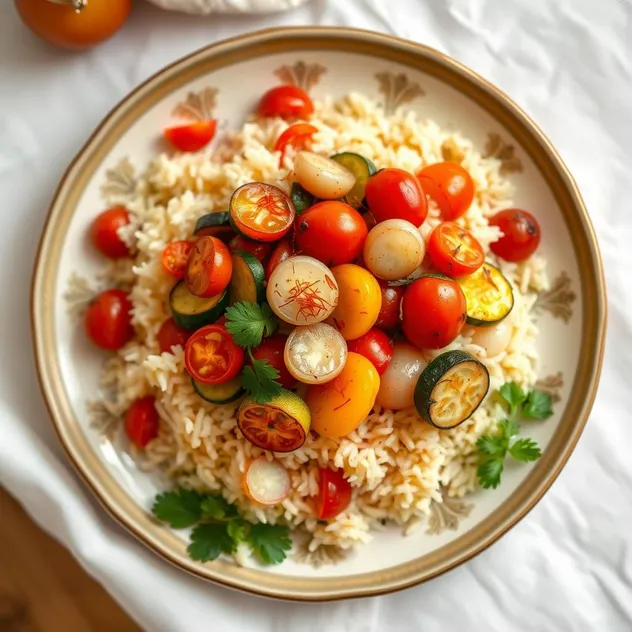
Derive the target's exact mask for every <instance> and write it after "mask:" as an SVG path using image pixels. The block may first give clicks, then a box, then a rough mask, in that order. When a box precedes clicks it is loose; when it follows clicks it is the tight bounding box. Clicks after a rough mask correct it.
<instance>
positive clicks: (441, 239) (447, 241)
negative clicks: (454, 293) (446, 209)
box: [428, 222, 485, 278]
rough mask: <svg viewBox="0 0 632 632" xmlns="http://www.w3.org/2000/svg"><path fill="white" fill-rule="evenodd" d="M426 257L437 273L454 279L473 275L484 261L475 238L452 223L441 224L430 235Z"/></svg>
mask: <svg viewBox="0 0 632 632" xmlns="http://www.w3.org/2000/svg"><path fill="white" fill-rule="evenodd" d="M428 256H429V257H430V261H431V262H432V265H433V266H434V267H435V268H436V269H437V270H438V271H439V272H441V273H442V274H446V275H447V276H450V277H455V278H456V277H462V276H467V275H468V274H474V272H476V271H477V270H478V269H479V268H480V267H481V266H482V265H483V262H484V261H485V251H484V250H483V246H481V245H480V243H479V242H478V240H477V239H476V237H474V235H472V233H471V232H470V231H469V230H467V229H466V228H463V227H461V226H459V225H458V224H455V223H454V222H443V223H442V224H439V225H438V226H436V227H435V228H434V230H433V231H432V233H430V238H429V240H428Z"/></svg>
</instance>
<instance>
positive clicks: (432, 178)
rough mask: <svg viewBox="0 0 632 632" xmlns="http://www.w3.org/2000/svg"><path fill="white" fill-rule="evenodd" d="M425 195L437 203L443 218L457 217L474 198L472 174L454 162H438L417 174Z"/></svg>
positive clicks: (468, 206)
mask: <svg viewBox="0 0 632 632" xmlns="http://www.w3.org/2000/svg"><path fill="white" fill-rule="evenodd" d="M417 177H418V178H419V182H421V186H422V188H423V190H424V193H425V194H426V195H429V196H430V197H431V198H432V199H433V200H434V201H435V202H436V203H437V205H438V207H439V210H440V211H441V217H442V218H443V219H448V220H452V219H457V218H458V217H461V215H463V214H464V213H465V211H467V209H468V208H470V205H471V204H472V200H473V199H474V182H473V180H472V176H471V175H470V174H469V173H468V172H467V171H466V170H465V169H464V168H463V167H461V165H460V164H458V163H456V162H438V163H436V164H434V165H429V166H428V167H424V168H423V169H422V170H421V171H420V172H419V173H418V174H417Z"/></svg>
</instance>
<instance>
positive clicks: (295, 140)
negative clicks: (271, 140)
mask: <svg viewBox="0 0 632 632" xmlns="http://www.w3.org/2000/svg"><path fill="white" fill-rule="evenodd" d="M317 131H318V128H317V127H314V126H313V125H311V124H310V123H295V124H294V125H290V126H289V127H288V128H287V129H286V130H285V131H284V132H283V133H282V134H281V136H279V138H278V139H277V142H276V143H275V145H274V151H280V152H281V160H283V156H284V155H285V150H286V149H287V148H288V147H289V146H292V147H294V148H295V149H305V148H307V147H308V145H309V144H310V143H309V141H310V140H311V138H312V135H313V134H315V133H316V132H317Z"/></svg>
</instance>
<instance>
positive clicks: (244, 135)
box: [103, 94, 547, 551]
mask: <svg viewBox="0 0 632 632" xmlns="http://www.w3.org/2000/svg"><path fill="white" fill-rule="evenodd" d="M312 122H313V123H314V124H315V125H316V126H317V127H318V128H319V129H320V130H321V131H320V132H319V133H318V134H317V135H316V136H315V140H314V144H313V147H312V149H313V151H315V152H318V153H323V154H324V155H331V154H334V153H337V152H340V151H353V152H357V153H359V154H362V155H363V156H366V157H367V158H370V159H371V160H372V161H373V162H374V163H375V164H376V166H377V167H378V168H381V167H390V166H394V167H399V168H402V169H406V170H409V171H411V172H413V173H414V172H416V171H417V170H418V169H419V168H420V167H422V166H424V165H425V164H429V163H434V162H439V161H441V160H443V159H444V158H443V153H442V148H443V149H445V148H446V147H449V149H450V151H451V152H453V153H456V154H457V155H459V157H460V158H462V159H461V162H462V164H463V166H464V167H465V168H466V169H467V170H468V171H469V172H470V174H471V175H472V178H473V179H474V182H475V185H476V191H477V193H476V199H475V201H474V203H473V205H472V207H471V208H470V210H469V211H468V212H467V214H466V215H465V216H464V217H463V218H462V219H461V220H459V221H460V223H462V224H463V225H464V226H465V227H467V228H468V229H469V230H470V231H472V233H473V234H474V235H475V236H476V237H477V239H478V240H479V241H480V242H481V243H482V245H483V246H484V247H485V248H487V246H488V244H489V243H490V242H491V241H494V240H495V239H497V238H498V236H499V233H498V230H497V229H496V228H494V227H490V226H489V225H488V221H487V218H488V217H489V216H490V215H492V214H493V213H494V212H496V211H497V210H499V209H501V208H506V207H509V206H511V205H512V194H513V188H512V186H511V184H510V183H509V182H508V181H507V180H505V179H503V177H501V175H500V171H499V169H500V163H499V161H498V160H496V159H494V158H483V157H482V156H481V154H480V153H479V152H478V151H477V150H476V149H475V148H474V147H473V146H472V143H471V142H470V141H469V140H467V139H465V138H463V137H461V136H460V135H458V134H451V133H447V132H446V131H443V130H442V129H440V128H439V127H438V126H437V124H436V123H434V122H432V121H424V120H419V118H418V117H417V115H416V114H415V113H413V112H406V111H400V112H398V113H396V114H394V115H393V116H390V117H388V118H387V117H385V115H384V112H383V110H382V109H380V108H379V107H378V106H377V105H376V104H375V103H374V102H372V101H370V100H369V99H367V98H365V97H363V96H360V95H358V94H351V95H349V96H347V97H346V98H344V99H342V100H340V101H338V102H332V101H331V100H325V101H323V102H320V103H317V104H316V111H315V114H314V117H313V120H312ZM285 127H287V123H285V122H284V121H281V120H270V121H266V122H260V121H252V122H247V123H246V124H245V125H244V126H243V128H242V129H241V130H240V131H239V132H237V133H235V134H232V135H230V136H229V137H228V138H226V139H225V140H223V141H222V143H221V146H220V147H219V148H218V149H216V150H215V152H214V154H213V155H212V156H208V155H197V154H186V155H176V156H167V155H161V156H158V157H157V158H156V159H155V160H154V161H153V162H152V163H151V164H150V165H149V167H148V169H147V172H146V173H145V175H144V177H143V179H142V180H140V182H139V183H138V185H137V189H136V193H135V196H134V199H133V200H132V201H131V202H130V201H129V200H126V206H127V208H128V210H129V211H130V213H131V214H132V217H133V222H132V224H131V225H130V227H128V228H126V229H125V230H126V234H125V236H124V237H125V238H126V239H129V241H130V243H131V242H134V243H135V245H136V248H137V249H138V257H137V258H136V260H135V261H134V267H133V271H132V272H133V278H134V281H135V282H134V285H133V287H132V290H131V299H132V302H133V305H134V310H133V322H134V325H135V327H136V329H137V332H138V334H139V336H138V340H135V341H133V342H131V343H130V344H128V345H127V346H126V347H125V348H124V349H122V350H121V351H120V352H119V353H118V355H117V356H115V357H114V358H113V359H112V360H111V361H110V362H109V363H108V364H107V366H106V369H105V371H104V375H103V386H104V387H106V388H107V389H108V391H109V392H113V393H114V399H113V401H111V402H108V407H109V408H110V409H111V410H112V411H113V412H115V413H117V414H122V413H123V412H124V411H125V410H126V409H127V408H128V406H129V405H130V404H131V402H133V401H134V400H135V399H137V398H139V397H142V396H144V395H146V394H148V393H152V394H153V395H155V397H156V402H157V408H158V411H159V413H160V417H161V429H160V434H159V437H158V438H157V439H156V440H154V441H153V442H151V443H150V444H149V446H148V447H147V449H146V450H145V452H144V453H142V454H138V455H137V456H138V458H139V461H140V462H141V464H142V466H143V468H147V469H153V468H157V467H159V468H162V469H163V470H164V471H165V472H166V474H167V475H168V476H169V477H170V478H171V479H173V480H174V482H175V483H177V484H181V485H185V486H189V487H194V488H199V489H208V490H221V491H222V493H224V495H225V496H226V498H227V499H228V500H229V501H231V502H235V503H236V504H237V505H238V506H239V507H240V509H241V510H242V512H243V513H244V514H245V515H246V516H248V517H251V518H256V519H257V520H259V521H264V522H276V521H278V520H286V521H288V522H289V523H290V524H291V525H294V526H298V525H301V526H302V528H303V529H305V530H306V531H307V532H309V534H310V536H311V539H310V542H309V550H310V551H316V550H317V549H318V547H320V546H322V545H335V546H337V547H340V548H342V549H347V548H350V547H352V546H353V545H355V544H357V543H360V542H367V541H369V540H370V537H371V535H370V531H371V530H372V529H374V528H378V529H379V528H380V527H381V525H382V524H383V522H384V520H388V521H393V522H395V523H397V524H398V525H401V526H402V527H403V528H404V530H405V531H406V532H408V531H410V530H411V529H412V528H413V527H414V526H415V525H416V524H418V523H419V522H420V521H421V520H422V519H423V518H424V517H425V516H427V515H428V513H429V511H430V505H431V503H432V502H433V501H435V502H439V503H440V502H441V501H442V493H447V494H448V495H450V496H456V497H460V496H463V495H464V494H466V493H468V492H470V491H472V490H474V489H475V487H476V455H475V446H474V444H475V442H476V440H477V438H478V437H479V436H480V435H481V434H483V433H484V432H486V431H488V430H490V429H491V428H493V427H494V426H495V423H496V421H497V420H498V419H499V418H500V415H501V411H500V410H496V406H497V404H494V403H493V401H492V398H488V399H487V400H486V402H485V403H484V404H483V405H482V406H481V407H480V408H479V409H478V411H477V412H476V413H475V414H474V415H473V416H472V418H471V419H470V420H468V421H467V422H465V423H464V424H462V425H461V426H459V427H458V428H455V429H453V430H449V431H438V430H437V429H435V428H432V427H430V426H429V425H427V424H425V423H423V422H422V421H420V420H419V418H418V416H417V414H416V412H415V411H414V409H410V410H404V411H399V412H393V411H390V410H382V409H380V408H377V407H376V408H375V409H374V410H373V412H372V413H371V415H370V416H369V417H368V419H367V420H366V421H365V422H363V423H362V424H361V425H360V426H359V428H357V430H355V431H354V432H352V433H351V434H349V435H348V436H346V437H344V438H342V439H340V440H332V439H325V438H313V437H312V438H308V440H307V441H306V443H305V445H304V446H303V447H302V448H300V449H299V450H296V451H295V452H292V453H290V454H286V455H282V454H277V455H275V456H276V458H277V459H279V460H280V461H281V462H282V463H283V465H285V467H286V468H287V469H288V470H289V471H290V474H291V477H292V491H291V493H290V495H289V497H288V498H287V499H286V500H284V501H283V503H282V506H279V507H274V508H262V507H260V506H255V505H254V504H253V503H251V502H250V501H249V500H248V498H247V497H245V495H244V494H243V492H242V488H241V473H242V471H243V470H244V466H245V464H246V462H247V460H248V459H250V458H254V457H257V456H260V455H262V454H265V453H264V451H263V450H261V449H259V448H257V447H255V446H253V445H252V444H250V443H249V442H248V441H246V440H245V439H243V438H242V436H241V434H240V432H239V430H238V429H237V427H236V421H235V412H236V407H237V406H236V405H235V404H229V405H223V406H215V405H212V404H209V403H206V402H204V401H203V400H202V399H201V398H200V397H198V396H197V395H196V394H195V392H194V391H193V388H192V386H191V383H190V380H189V377H188V376H187V375H186V372H185V370H184V366H183V353H182V351H178V352H177V353H175V354H168V353H163V354H160V353H159V350H158V345H157V342H156V334H157V332H158V330H159V328H160V326H161V324H162V323H163V321H164V320H165V319H166V318H168V317H169V316H170V314H169V310H168V305H167V296H168V293H169V290H170V289H171V287H172V285H173V278H172V277H170V276H168V275H167V274H166V273H165V272H164V271H163V268H162V265H161V254H162V250H163V248H164V247H165V245H166V244H167V243H169V242H171V241H173V240H177V239H187V238H189V237H190V236H191V234H192V232H193V228H194V225H195V222H196V220H197V218H198V217H199V216H200V215H202V214H204V213H209V212H212V211H224V210H226V209H227V208H228V202H229V199H230V196H231V194H232V192H233V191H234V190H235V189H236V188H237V187H239V186H241V185H242V184H245V183H247V182H251V181H265V182H269V183H271V184H276V185H277V186H279V187H281V188H283V189H284V190H286V191H288V189H289V186H288V182H287V174H288V169H290V168H291V165H292V160H293V154H292V151H291V150H290V151H288V153H287V155H286V157H285V163H284V165H283V167H282V168H279V154H278V153H274V152H273V151H271V148H272V147H273V145H274V142H275V141H276V139H277V138H278V136H279V134H280V133H281V132H282V131H283V129H285ZM438 223H439V219H438V212H437V209H436V208H433V207H431V209H430V213H429V217H428V219H427V220H426V222H425V223H424V225H423V226H422V229H421V230H422V234H423V235H424V237H425V238H427V236H428V235H429V233H430V231H431V230H432V228H433V227H434V226H436V225H437V224H438ZM492 260H493V257H492ZM500 267H501V269H502V271H503V273H504V274H505V275H506V276H507V278H508V279H509V280H510V282H511V283H512V284H513V286H514V293H515V307H514V309H513V312H512V314H511V315H510V317H509V318H510V319H511V326H512V337H511V342H510V343H509V346H508V348H507V349H506V351H504V352H502V353H500V354H499V355H497V356H496V357H493V358H487V357H486V353H485V350H484V349H483V348H481V347H478V346H477V345H475V344H473V343H472V339H471V334H472V330H471V329H469V328H467V327H466V328H465V329H464V330H463V333H462V335H461V336H460V337H459V338H458V339H457V340H456V341H455V342H454V343H453V344H451V345H450V346H449V347H448V349H464V350H466V351H469V352H470V353H472V354H474V355H475V356H477V357H478V358H480V359H481V360H482V361H484V362H485V364H486V365H487V367H488V369H489V372H490V376H491V388H490V392H492V391H493V390H495V389H497V388H499V387H500V386H501V385H502V384H503V383H505V382H507V381H511V380H514V381H516V382H518V383H519V384H522V385H525V386H531V385H533V384H534V382H535V379H536V373H535V365H536V362H537V353H536V348H535V338H536V334H537V329H536V326H535V324H534V322H533V320H532V317H531V316H530V313H529V312H530V308H531V306H532V305H533V302H534V300H535V293H534V291H535V290H539V289H543V288H544V287H546V284H547V281H546V275H545V270H544V262H543V260H542V259H541V258H538V257H537V256H535V257H532V258H531V259H530V260H529V261H528V262H526V263H524V264H511V263H503V262H500ZM112 277H113V278H112V279H111V280H112V281H117V282H121V281H123V282H125V281H129V279H130V270H124V269H121V268H120V264H119V267H118V268H117V269H116V270H115V271H114V272H113V274H112ZM445 350H446V349H442V350H440V351H437V352H428V354H427V359H428V360H430V359H431V358H432V357H434V356H435V355H437V354H439V353H441V352H443V351H445ZM270 458H271V455H270ZM319 466H323V467H338V468H342V469H343V470H344V473H345V476H346V478H347V479H348V480H349V482H350V483H351V485H352V486H353V487H354V489H355V494H354V499H353V501H352V504H351V505H350V507H349V509H348V510H347V511H345V512H344V513H343V514H341V515H339V516H338V517H337V518H336V519H335V520H333V521H332V522H330V523H329V524H323V523H318V521H317V520H316V518H314V515H313V511H312V507H311V504H310V498H312V497H313V496H315V495H316V494H317V492H318V468H319Z"/></svg>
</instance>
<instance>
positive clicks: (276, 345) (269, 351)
mask: <svg viewBox="0 0 632 632" xmlns="http://www.w3.org/2000/svg"><path fill="white" fill-rule="evenodd" d="M286 340H287V336H284V335H283V334H274V335H273V336H269V337H268V338H264V339H263V342H262V343H261V344H260V345H259V346H258V347H257V348H255V349H253V350H252V357H253V358H254V359H255V360H267V361H268V362H269V363H270V364H271V365H272V367H273V368H275V369H276V370H277V371H278V372H279V377H278V382H279V384H281V386H282V387H283V388H287V389H288V390H291V389H293V388H294V387H295V386H296V384H297V380H296V378H295V377H293V375H292V374H291V373H290V372H289V371H288V368H287V367H286V366H285V361H284V360H283V353H284V351H285V342H286Z"/></svg>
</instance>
